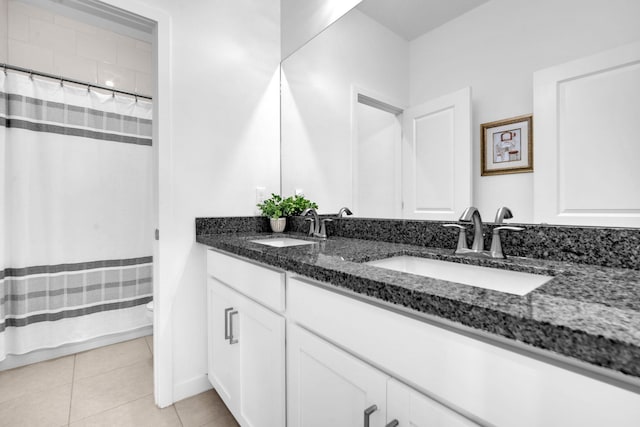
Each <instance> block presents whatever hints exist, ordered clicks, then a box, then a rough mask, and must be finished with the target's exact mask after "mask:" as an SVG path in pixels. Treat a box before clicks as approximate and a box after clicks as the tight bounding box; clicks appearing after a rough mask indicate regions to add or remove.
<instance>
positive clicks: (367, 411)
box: [364, 405, 378, 427]
mask: <svg viewBox="0 0 640 427" xmlns="http://www.w3.org/2000/svg"><path fill="white" fill-rule="evenodd" d="M377 410H378V407H377V406H376V405H371V406H369V407H368V408H367V409H365V410H364V427H369V417H371V414H373V413H374V412H375V411H377Z"/></svg>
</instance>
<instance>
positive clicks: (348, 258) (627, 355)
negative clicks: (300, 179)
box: [196, 220, 640, 380]
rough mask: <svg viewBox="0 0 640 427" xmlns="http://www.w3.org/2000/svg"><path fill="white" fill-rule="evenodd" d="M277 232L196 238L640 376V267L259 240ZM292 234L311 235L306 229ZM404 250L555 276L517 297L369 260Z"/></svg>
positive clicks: (336, 240) (408, 250) (346, 241)
mask: <svg viewBox="0 0 640 427" xmlns="http://www.w3.org/2000/svg"><path fill="white" fill-rule="evenodd" d="M346 221H352V220H345V222H346ZM336 222H340V221H336ZM293 228H295V227H293ZM201 230H202V228H201ZM217 231H219V230H217ZM334 231H335V229H334ZM445 231H446V230H445ZM452 234H454V233H452ZM270 236H272V234H271V233H268V232H256V231H251V232H244V233H243V232H239V233H238V232H237V233H225V234H199V235H197V237H196V239H197V241H198V242H200V243H203V244H205V245H208V246H210V247H214V248H218V249H221V250H224V251H226V252H229V253H232V254H236V255H240V256H243V257H246V258H248V259H251V260H255V261H259V262H262V263H265V264H268V265H271V266H274V267H279V268H282V269H284V270H287V271H291V272H295V273H298V274H300V275H303V276H306V277H310V278H312V279H316V280H319V281H322V282H329V283H331V284H332V285H334V286H337V287H341V288H345V289H349V290H352V291H355V292H357V293H360V294H364V295H368V296H372V297H375V298H379V299H381V300H383V301H387V302H391V303H394V304H399V305H402V306H405V307H409V308H411V309H414V310H417V311H419V312H423V313H428V314H432V315H436V316H439V317H442V318H445V319H448V320H452V321H454V322H459V323H461V324H464V325H467V326H470V327H472V328H476V329H479V330H482V331H485V332H489V333H492V334H496V335H500V336H502V337H506V338H508V339H513V340H517V341H520V342H522V343H526V344H530V345H533V346H535V347H538V348H542V349H545V350H550V351H553V352H556V353H559V354H562V355H564V356H569V357H573V358H576V359H579V360H581V361H584V362H587V363H590V364H593V365H596V366H600V367H604V368H608V369H611V370H614V371H618V372H621V373H623V374H626V375H628V376H630V377H632V378H635V380H638V379H639V378H640V271H638V270H634V269H629V268H611V267H603V266H599V265H585V264H577V263H573V262H571V263H570V262H563V261H552V260H548V259H532V258H515V257H514V258H511V259H507V260H492V259H475V258H460V257H457V256H454V255H452V251H451V249H442V248H433V247H425V246H422V245H409V244H406V243H391V242H384V241H376V240H363V239H353V238H346V237H339V236H335V235H334V236H332V237H330V238H329V239H328V240H327V241H323V242H317V243H315V244H313V245H307V246H297V247H289V248H274V247H269V246H264V245H260V244H257V243H253V242H251V241H250V240H252V239H256V238H268V237H270ZM292 236H293V237H296V238H306V237H305V236H304V234H298V233H293V234H292ZM454 237H455V236H454ZM452 247H453V244H452ZM402 254H406V255H414V256H421V257H427V258H436V259H443V260H448V261H456V262H465V263H470V264H478V265H486V266H493V267H499V268H507V269H512V270H518V271H526V272H531V273H540V274H547V275H552V276H554V278H553V279H552V280H551V281H550V282H548V283H546V284H545V285H543V286H541V287H539V288H538V289H536V290H534V291H532V292H530V293H529V294H527V295H524V296H518V295H513V294H506V293H502V292H498V291H492V290H486V289H481V288H476V287H472V286H467V285H463V284H458V283H452V282H446V281H442V280H437V279H432V278H428V277H422V276H416V275H411V274H407V273H401V272H396V271H391V270H386V269H382V268H378V267H374V266H370V265H366V264H363V262H366V261H371V260H375V259H383V258H387V257H390V256H394V255H402Z"/></svg>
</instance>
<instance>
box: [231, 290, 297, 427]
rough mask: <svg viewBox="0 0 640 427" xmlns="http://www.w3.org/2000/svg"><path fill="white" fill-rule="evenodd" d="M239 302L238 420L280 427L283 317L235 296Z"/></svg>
mask: <svg viewBox="0 0 640 427" xmlns="http://www.w3.org/2000/svg"><path fill="white" fill-rule="evenodd" d="M238 301H239V307H240V308H239V313H240V317H239V324H238V326H239V333H238V334H237V340H238V344H239V347H240V355H239V357H240V360H239V362H240V399H239V402H240V408H239V417H238V420H239V421H240V422H241V424H242V425H244V426H250V427H262V426H264V427H282V426H284V425H285V412H286V411H285V326H284V325H285V320H284V317H282V316H280V315H278V314H276V313H274V312H272V311H270V310H268V309H266V308H264V307H263V306H261V305H259V304H257V303H255V302H253V301H251V300H249V299H248V298H245V297H243V296H240V295H238ZM234 326H235V325H234Z"/></svg>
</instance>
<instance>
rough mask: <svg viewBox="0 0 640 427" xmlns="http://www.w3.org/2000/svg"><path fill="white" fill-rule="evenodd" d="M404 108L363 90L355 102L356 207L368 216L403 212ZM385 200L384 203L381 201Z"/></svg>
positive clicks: (354, 180)
mask: <svg viewBox="0 0 640 427" xmlns="http://www.w3.org/2000/svg"><path fill="white" fill-rule="evenodd" d="M401 114H402V109H401V108H398V107H394V106H392V105H389V104H386V103H383V102H380V101H378V100H376V99H375V98H371V97H368V96H366V95H363V94H359V96H358V99H357V104H356V106H355V117H354V122H355V125H354V128H355V132H356V135H355V138H354V141H356V143H355V144H354V152H353V209H354V211H356V212H358V215H359V216H362V217H368V218H395V217H398V216H400V215H401V214H402V189H401V184H402V177H401V169H400V162H401V156H402V153H401V150H400V144H401V142H402V116H401ZM380 200H384V201H385V202H384V203H380V202H379V201H380Z"/></svg>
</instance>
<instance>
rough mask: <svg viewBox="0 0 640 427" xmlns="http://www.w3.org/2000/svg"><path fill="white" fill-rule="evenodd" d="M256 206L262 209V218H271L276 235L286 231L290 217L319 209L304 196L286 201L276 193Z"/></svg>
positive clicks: (293, 197) (270, 222)
mask: <svg viewBox="0 0 640 427" xmlns="http://www.w3.org/2000/svg"><path fill="white" fill-rule="evenodd" d="M256 206H258V208H260V211H261V212H262V216H266V217H267V218H269V224H270V225H271V230H272V231H273V232H275V233H281V232H283V231H284V228H285V226H286V225H287V217H288V216H291V215H299V214H301V213H302V212H303V211H304V210H305V209H307V208H314V209H317V208H318V205H317V204H316V203H314V202H312V201H310V200H307V199H306V198H305V197H304V196H302V195H296V196H290V197H287V198H286V199H285V198H283V197H282V196H280V195H278V194H274V193H272V194H271V197H270V198H268V199H266V200H264V201H263V202H262V203H258V204H257V205H256Z"/></svg>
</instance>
